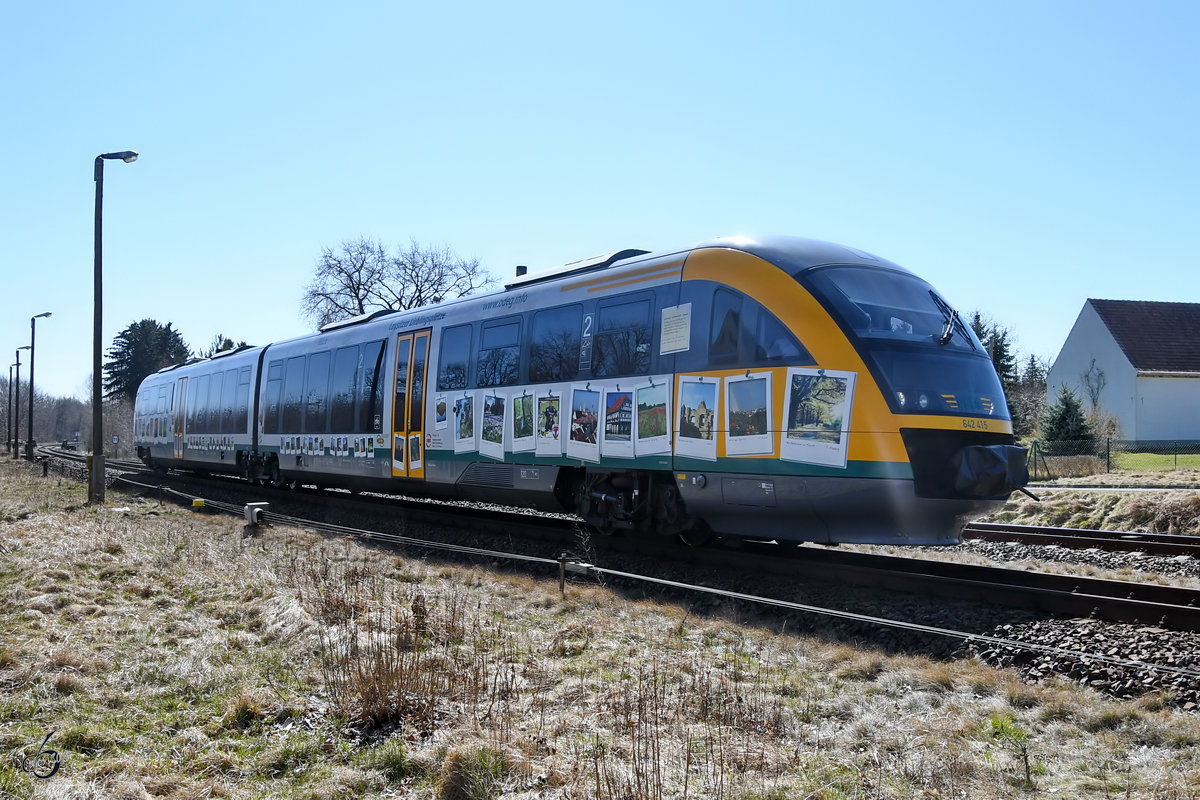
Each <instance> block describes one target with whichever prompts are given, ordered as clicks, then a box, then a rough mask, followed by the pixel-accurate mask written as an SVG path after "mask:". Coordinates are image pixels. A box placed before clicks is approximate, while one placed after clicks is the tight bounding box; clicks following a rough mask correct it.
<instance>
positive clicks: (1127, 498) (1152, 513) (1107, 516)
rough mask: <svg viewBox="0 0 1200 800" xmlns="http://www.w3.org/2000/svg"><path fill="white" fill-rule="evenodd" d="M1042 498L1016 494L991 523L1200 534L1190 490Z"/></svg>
mask: <svg viewBox="0 0 1200 800" xmlns="http://www.w3.org/2000/svg"><path fill="white" fill-rule="evenodd" d="M1034 493H1035V494H1037V495H1038V497H1039V498H1040V500H1038V501H1035V500H1033V499H1031V498H1029V497H1026V496H1024V495H1013V496H1012V498H1010V499H1009V501H1008V502H1006V503H1005V504H1004V505H1003V506H1002V507H1001V508H999V509H997V510H996V511H994V512H992V513H990V514H989V515H988V516H986V517H984V518H983V519H986V520H988V521H992V522H1012V523H1016V524H1021V525H1050V526H1055V527H1064V528H1093V529H1104V530H1115V531H1150V532H1155V533H1173V534H1179V533H1184V534H1197V535H1200V493H1197V492H1196V491H1191V490H1182V489H1181V490H1171V491H1162V492H1137V491H1130V492H1113V491H1086V490H1082V491H1081V490H1077V489H1069V490H1057V489H1054V488H1053V487H1052V486H1051V487H1049V488H1038V489H1035V490H1034Z"/></svg>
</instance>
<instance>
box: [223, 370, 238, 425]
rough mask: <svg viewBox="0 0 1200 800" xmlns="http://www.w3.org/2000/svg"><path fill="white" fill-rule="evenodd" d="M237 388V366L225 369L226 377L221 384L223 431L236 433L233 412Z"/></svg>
mask: <svg viewBox="0 0 1200 800" xmlns="http://www.w3.org/2000/svg"><path fill="white" fill-rule="evenodd" d="M237 389H238V371H237V368H236V367H235V368H233V369H229V370H225V379H224V381H223V382H222V384H221V431H220V432H221V433H236V430H235V427H234V423H235V420H234V417H233V413H234V408H235V406H236V405H237Z"/></svg>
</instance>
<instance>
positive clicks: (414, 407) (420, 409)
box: [408, 333, 429, 431]
mask: <svg viewBox="0 0 1200 800" xmlns="http://www.w3.org/2000/svg"><path fill="white" fill-rule="evenodd" d="M428 358H429V334H428V333H418V334H417V336H416V338H415V339H414V340H413V366H412V368H413V376H412V396H411V397H410V398H409V406H410V408H409V412H408V429H409V430H410V431H419V430H424V427H423V426H424V424H425V404H424V401H425V361H426V359H428Z"/></svg>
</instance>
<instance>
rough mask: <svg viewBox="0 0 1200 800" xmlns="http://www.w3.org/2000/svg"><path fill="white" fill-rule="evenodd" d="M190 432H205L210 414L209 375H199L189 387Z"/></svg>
mask: <svg viewBox="0 0 1200 800" xmlns="http://www.w3.org/2000/svg"><path fill="white" fill-rule="evenodd" d="M188 398H189V402H188V416H187V430H188V433H204V431H205V426H206V420H207V416H206V415H207V414H208V376H207V375H197V376H196V377H195V378H193V379H192V382H191V385H190V386H189V387H188Z"/></svg>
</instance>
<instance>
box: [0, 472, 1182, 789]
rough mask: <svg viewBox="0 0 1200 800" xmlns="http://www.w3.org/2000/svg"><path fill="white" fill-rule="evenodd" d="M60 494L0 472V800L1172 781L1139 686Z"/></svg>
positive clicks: (1177, 781) (1178, 762) (59, 485)
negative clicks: (793, 630) (1002, 665)
mask: <svg viewBox="0 0 1200 800" xmlns="http://www.w3.org/2000/svg"><path fill="white" fill-rule="evenodd" d="M84 499H85V489H84V487H82V486H80V485H79V484H75V483H73V482H70V481H67V480H65V479H61V478H58V477H55V476H53V475H52V476H51V477H49V478H43V477H41V473H40V470H31V469H28V468H26V467H25V466H24V465H20V464H17V465H14V464H11V463H8V462H5V463H4V464H0V687H2V688H3V691H2V692H0V798H7V797H14V798H27V797H41V798H56V799H59V800H65V799H66V798H81V799H82V798H122V799H124V798H155V797H164V798H173V799H178V800H182V799H183V798H207V797H227V798H340V797H372V798H382V797H425V798H447V799H448V800H460V799H461V800H468V799H470V798H492V797H504V798H542V797H546V798H559V797H561V798H596V799H597V800H599V799H600V798H604V799H605V800H609V799H612V798H638V799H640V798H676V797H694V798H732V799H734V800H769V799H771V798H777V799H779V800H782V798H804V797H811V798H825V799H826V800H833V799H834V798H945V797H979V798H985V797H987V798H990V797H1032V796H1034V795H1039V796H1044V795H1051V794H1053V795H1054V796H1059V797H1071V798H1076V797H1095V798H1102V797H1103V798H1110V797H1155V798H1186V797H1196V796H1198V795H1200V746H1198V745H1200V719H1197V717H1196V716H1195V715H1193V714H1187V713H1182V712H1179V711H1176V710H1173V709H1172V707H1171V706H1170V704H1169V702H1168V698H1164V697H1161V696H1148V697H1145V698H1142V699H1141V700H1139V701H1136V702H1115V701H1112V700H1109V699H1106V698H1104V697H1101V696H1099V695H1097V694H1095V693H1094V692H1092V691H1090V690H1087V689H1085V688H1081V687H1077V686H1074V685H1070V684H1066V683H1060V682H1056V681H1049V682H1047V683H1046V684H1045V685H1041V686H1031V685H1026V684H1023V683H1020V682H1019V681H1017V680H1016V679H1015V678H1014V677H1013V676H1012V675H1010V674H1008V673H1006V672H1002V671H997V670H993V669H990V668H987V667H984V666H981V665H979V664H977V663H974V662H971V661H957V662H937V661H931V660H926V659H922V658H916V657H911V656H890V655H888V654H886V653H884V652H882V651H879V650H876V649H874V648H873V647H872V645H871V644H870V643H869V642H868V643H862V644H859V645H855V644H852V643H846V642H838V641H825V640H822V639H819V638H811V637H803V636H793V635H790V634H787V633H784V632H781V631H780V628H781V627H782V624H781V622H780V620H778V619H773V618H770V617H764V618H753V619H746V618H744V617H741V616H739V614H744V612H739V611H738V610H736V609H733V608H725V609H715V610H713V611H712V612H711V613H706V614H698V613H694V612H689V610H688V609H687V608H684V607H682V606H680V605H676V604H672V603H661V602H656V601H654V600H639V599H631V598H630V597H628V596H626V595H622V594H620V593H617V592H614V591H612V590H610V589H608V588H605V587H603V586H597V585H590V584H589V585H582V584H580V585H571V586H568V590H567V593H566V596H565V597H564V596H563V595H560V593H559V591H558V586H557V582H556V580H555V578H556V576H554V575H546V576H545V579H544V580H543V579H539V578H536V577H529V576H525V575H519V574H507V573H504V572H502V571H500V572H498V571H496V570H494V569H492V568H487V569H484V568H476V567H472V566H464V565H457V564H439V563H429V562H421V561H416V560H409V559H407V558H404V557H403V556H401V555H398V554H396V553H394V552H387V551H382V550H378V549H372V548H369V547H364V546H362V545H360V544H358V543H355V542H351V541H347V540H340V539H323V538H321V537H319V536H317V535H315V534H312V533H309V532H305V531H300V530H295V529H287V528H275V529H262V530H259V531H247V530H245V529H243V527H242V524H241V521H240V520H237V519H233V518H228V517H220V516H212V515H207V514H200V513H196V512H193V511H191V510H188V509H181V508H177V507H173V506H169V505H168V506H160V505H158V504H157V503H156V502H154V501H152V500H142V499H138V498H135V497H126V496H122V495H121V494H119V493H118V492H116V491H110V493H109V502H108V504H107V505H106V506H105V507H103V508H92V507H86V506H85V505H84ZM48 734H49V735H50V738H49V739H48V740H47V739H46V738H45V737H46V736H47V735H48ZM43 741H45V747H46V748H51V749H53V750H55V751H56V752H57V753H58V754H59V756H60V758H61V763H60V768H59V770H58V772H57V773H56V774H55V775H53V776H51V777H49V778H45V779H41V778H38V777H35V776H34V775H32V774H31V773H29V772H25V771H23V770H22V759H23V758H24V757H26V756H31V755H34V754H36V752H37V751H38V749H39V747H40V746H41V745H42V743H43Z"/></svg>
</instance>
